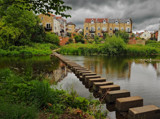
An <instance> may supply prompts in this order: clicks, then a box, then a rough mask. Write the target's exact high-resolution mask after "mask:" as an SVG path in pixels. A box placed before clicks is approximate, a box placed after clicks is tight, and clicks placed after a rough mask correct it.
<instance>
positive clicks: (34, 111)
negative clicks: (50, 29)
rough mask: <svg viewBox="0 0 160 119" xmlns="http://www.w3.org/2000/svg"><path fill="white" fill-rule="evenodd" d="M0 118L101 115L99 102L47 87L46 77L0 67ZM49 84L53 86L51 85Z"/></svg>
mask: <svg viewBox="0 0 160 119" xmlns="http://www.w3.org/2000/svg"><path fill="white" fill-rule="evenodd" d="M0 79H1V80H0V117H1V118H3V119H21V118H23V119H36V118H38V119H41V118H43V119H48V118H50V119H52V118H54V119H61V118H64V116H65V117H67V116H68V118H70V117H72V118H73V119H77V118H84V119H85V118H89V117H92V118H93V119H94V118H96V119H97V118H100V116H101V117H102V119H103V118H105V117H106V114H105V113H101V109H100V102H99V101H95V100H88V99H86V98H82V97H78V96H77V95H76V93H75V92H74V91H71V93H70V94H69V93H67V92H66V91H63V90H58V89H56V88H51V86H50V84H49V83H48V82H47V80H44V79H43V81H39V80H42V79H40V77H37V78H36V79H33V78H30V76H26V75H17V74H15V73H14V72H12V71H11V70H9V69H4V70H0ZM52 87H53V86H52Z"/></svg>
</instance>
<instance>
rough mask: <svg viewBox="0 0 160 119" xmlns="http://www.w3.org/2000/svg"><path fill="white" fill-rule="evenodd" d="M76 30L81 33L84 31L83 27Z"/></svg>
mask: <svg viewBox="0 0 160 119" xmlns="http://www.w3.org/2000/svg"><path fill="white" fill-rule="evenodd" d="M75 32H76V33H79V34H81V33H83V29H81V28H79V29H76V30H75Z"/></svg>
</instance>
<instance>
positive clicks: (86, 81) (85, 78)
mask: <svg viewBox="0 0 160 119" xmlns="http://www.w3.org/2000/svg"><path fill="white" fill-rule="evenodd" d="M100 77H101V76H99V75H93V76H85V77H84V81H85V83H87V84H88V80H89V79H95V78H100Z"/></svg>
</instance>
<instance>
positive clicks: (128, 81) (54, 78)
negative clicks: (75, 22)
mask: <svg viewBox="0 0 160 119" xmlns="http://www.w3.org/2000/svg"><path fill="white" fill-rule="evenodd" d="M65 57H66V58H68V59H70V60H72V61H75V62H76V63H78V64H80V65H82V66H85V67H87V68H88V69H90V70H92V71H93V72H95V73H97V74H99V75H101V76H102V77H103V78H106V79H107V80H108V81H113V82H114V84H117V85H120V86H121V89H127V90H129V91H130V92H131V95H132V96H141V97H142V98H143V99H144V105H149V104H154V105H156V106H159V107H160V101H159V100H160V95H159V91H160V62H159V61H157V60H155V59H156V58H151V57H147V58H146V57H143V58H142V57H141V58H137V57H122V56H121V57H107V56H65ZM146 59H148V60H147V61H146ZM4 68H10V69H12V70H14V71H16V72H17V73H19V74H23V73H31V74H32V75H33V76H44V77H46V78H47V79H49V81H50V83H55V82H57V87H58V88H61V89H64V90H68V91H70V90H74V91H76V92H77V94H78V95H79V96H82V97H86V98H93V99H95V98H94V96H93V94H92V93H91V92H89V90H88V89H87V88H85V86H84V85H83V84H82V82H80V81H79V79H78V78H77V77H76V76H75V75H74V74H73V73H72V72H71V71H70V70H69V69H67V68H66V67H65V65H64V64H63V63H62V62H61V61H59V60H58V59H57V58H55V57H52V58H50V57H49V56H43V57H32V58H20V57H9V58H8V57H3V58H2V57H1V58H0V69H4ZM108 115H109V117H110V118H111V119H116V117H115V112H109V114H108Z"/></svg>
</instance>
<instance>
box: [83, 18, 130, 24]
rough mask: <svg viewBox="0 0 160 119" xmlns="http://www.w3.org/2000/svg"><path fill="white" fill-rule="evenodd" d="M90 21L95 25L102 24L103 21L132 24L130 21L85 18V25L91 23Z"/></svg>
mask: <svg viewBox="0 0 160 119" xmlns="http://www.w3.org/2000/svg"><path fill="white" fill-rule="evenodd" d="M92 20H93V21H94V22H95V23H103V21H104V20H106V22H108V23H115V22H116V21H118V22H119V23H127V22H128V21H130V22H132V21H131V19H108V18H86V19H85V23H91V21H92Z"/></svg>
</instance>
